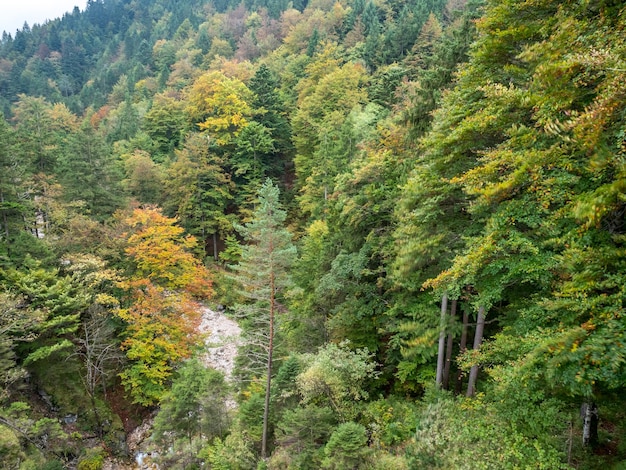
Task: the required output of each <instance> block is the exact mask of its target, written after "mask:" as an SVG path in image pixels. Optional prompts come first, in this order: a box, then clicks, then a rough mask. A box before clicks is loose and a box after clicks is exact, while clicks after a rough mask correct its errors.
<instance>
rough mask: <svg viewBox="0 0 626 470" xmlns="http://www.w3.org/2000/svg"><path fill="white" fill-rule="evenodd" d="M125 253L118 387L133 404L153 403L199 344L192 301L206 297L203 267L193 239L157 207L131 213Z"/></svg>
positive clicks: (207, 286) (206, 278) (196, 308)
mask: <svg viewBox="0 0 626 470" xmlns="http://www.w3.org/2000/svg"><path fill="white" fill-rule="evenodd" d="M125 222H126V224H128V226H129V227H130V229H131V230H132V232H130V233H127V234H125V238H126V241H127V247H126V249H125V251H126V254H127V255H129V256H130V259H131V262H132V268H133V272H132V273H131V274H130V276H129V278H128V279H127V280H126V281H124V282H122V283H121V287H122V288H124V289H125V290H126V292H127V306H126V308H123V309H120V312H119V316H120V318H121V319H122V320H124V321H125V322H126V324H127V326H126V338H125V340H124V341H123V343H122V348H123V349H124V350H125V351H126V356H127V357H128V359H129V360H130V365H129V367H128V368H127V369H126V370H125V371H124V372H123V373H122V374H121V377H122V383H123V384H124V387H125V388H126V390H127V392H128V393H130V395H131V397H132V399H133V401H134V402H135V403H140V404H142V405H146V406H148V405H153V404H155V403H158V402H159V400H160V399H161V397H162V396H163V394H164V393H165V391H166V390H167V385H168V382H169V378H170V376H171V374H172V372H173V370H174V368H175V366H176V364H177V363H179V362H180V361H181V360H183V359H185V358H187V357H189V356H190V355H191V353H192V351H193V348H194V346H195V345H197V344H198V343H199V342H200V340H201V335H200V333H199V331H198V326H199V323H200V319H201V318H200V316H201V315H200V309H199V305H198V301H199V300H201V299H203V298H208V297H209V296H210V295H211V292H212V289H211V282H210V280H209V275H208V272H207V270H206V268H205V267H204V266H203V265H202V263H201V262H200V261H199V260H198V259H197V258H196V257H195V256H194V255H193V253H192V251H191V250H192V249H193V248H195V246H196V241H195V238H194V237H191V236H185V235H184V230H183V229H182V228H180V227H178V226H177V225H176V219H172V218H169V217H166V216H164V215H163V214H162V213H161V211H160V209H158V208H155V207H148V208H142V209H135V210H134V211H133V213H132V215H131V216H130V217H128V218H127V219H126V220H125Z"/></svg>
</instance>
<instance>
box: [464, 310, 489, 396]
mask: <svg viewBox="0 0 626 470" xmlns="http://www.w3.org/2000/svg"><path fill="white" fill-rule="evenodd" d="M484 330H485V308H484V307H480V308H479V309H478V318H477V319H476V332H475V333H474V350H475V351H478V349H480V345H481V344H482V342H483V331H484ZM477 378H478V365H477V364H476V365H473V366H472V368H471V370H470V375H469V379H468V381H467V396H468V397H471V396H473V395H474V393H475V392H476V379H477Z"/></svg>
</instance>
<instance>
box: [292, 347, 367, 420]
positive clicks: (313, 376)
mask: <svg viewBox="0 0 626 470" xmlns="http://www.w3.org/2000/svg"><path fill="white" fill-rule="evenodd" d="M302 360H303V364H304V366H303V371H302V373H301V374H300V375H298V377H297V378H296V382H297V384H298V391H299V392H300V394H301V395H302V402H303V403H304V404H306V403H312V404H316V405H318V406H329V407H330V408H332V409H333V410H334V411H335V412H336V413H337V415H338V416H339V417H340V418H341V419H342V420H344V421H346V420H350V419H353V418H354V417H355V416H356V414H357V411H358V402H359V401H361V400H366V399H367V398H368V391H367V390H368V388H369V387H368V385H369V384H371V381H372V380H373V379H375V378H376V377H377V376H378V373H377V371H376V363H374V362H373V361H372V355H371V354H370V353H369V352H368V351H367V350H366V349H357V350H354V351H353V350H351V349H350V348H349V345H348V343H341V344H339V345H336V344H334V343H328V344H327V345H326V346H324V347H323V348H321V349H320V350H319V351H318V353H317V354H305V355H303V358H302Z"/></svg>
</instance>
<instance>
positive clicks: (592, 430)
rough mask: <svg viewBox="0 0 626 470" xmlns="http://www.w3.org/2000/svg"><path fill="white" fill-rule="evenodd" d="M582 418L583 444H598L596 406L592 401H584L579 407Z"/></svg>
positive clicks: (592, 445)
mask: <svg viewBox="0 0 626 470" xmlns="http://www.w3.org/2000/svg"><path fill="white" fill-rule="evenodd" d="M580 415H581V417H582V419H583V446H591V447H594V446H596V445H598V407H597V405H596V404H595V403H594V402H592V401H589V402H585V403H583V405H582V406H581V408H580Z"/></svg>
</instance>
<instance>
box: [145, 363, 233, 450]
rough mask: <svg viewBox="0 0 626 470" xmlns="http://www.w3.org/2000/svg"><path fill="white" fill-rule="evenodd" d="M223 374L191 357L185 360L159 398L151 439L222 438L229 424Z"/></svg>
mask: <svg viewBox="0 0 626 470" xmlns="http://www.w3.org/2000/svg"><path fill="white" fill-rule="evenodd" d="M227 391H228V388H227V385H226V383H225V382H224V377H223V375H222V374H221V373H220V372H218V371H216V370H212V369H207V368H206V367H205V366H204V365H202V364H200V362H198V361H197V360H195V359H192V360H189V361H187V362H185V363H184V364H183V365H182V367H181V368H180V369H179V370H178V373H177V377H176V378H175V379H174V380H173V381H172V387H171V389H170V391H169V392H168V393H167V394H166V395H165V396H164V397H163V399H162V401H161V408H160V410H159V413H158V414H157V416H156V418H155V421H154V427H153V429H154V433H153V435H152V438H153V439H154V440H155V441H156V442H158V443H159V444H160V445H161V446H163V447H166V446H169V445H172V444H173V443H174V442H176V441H177V440H178V439H180V438H185V439H187V440H189V442H191V441H192V439H194V438H197V437H199V438H201V439H206V440H208V441H211V440H213V438H215V437H223V436H224V435H225V433H226V430H227V429H228V426H229V417H228V414H227V411H226V405H225V399H226V396H227Z"/></svg>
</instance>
